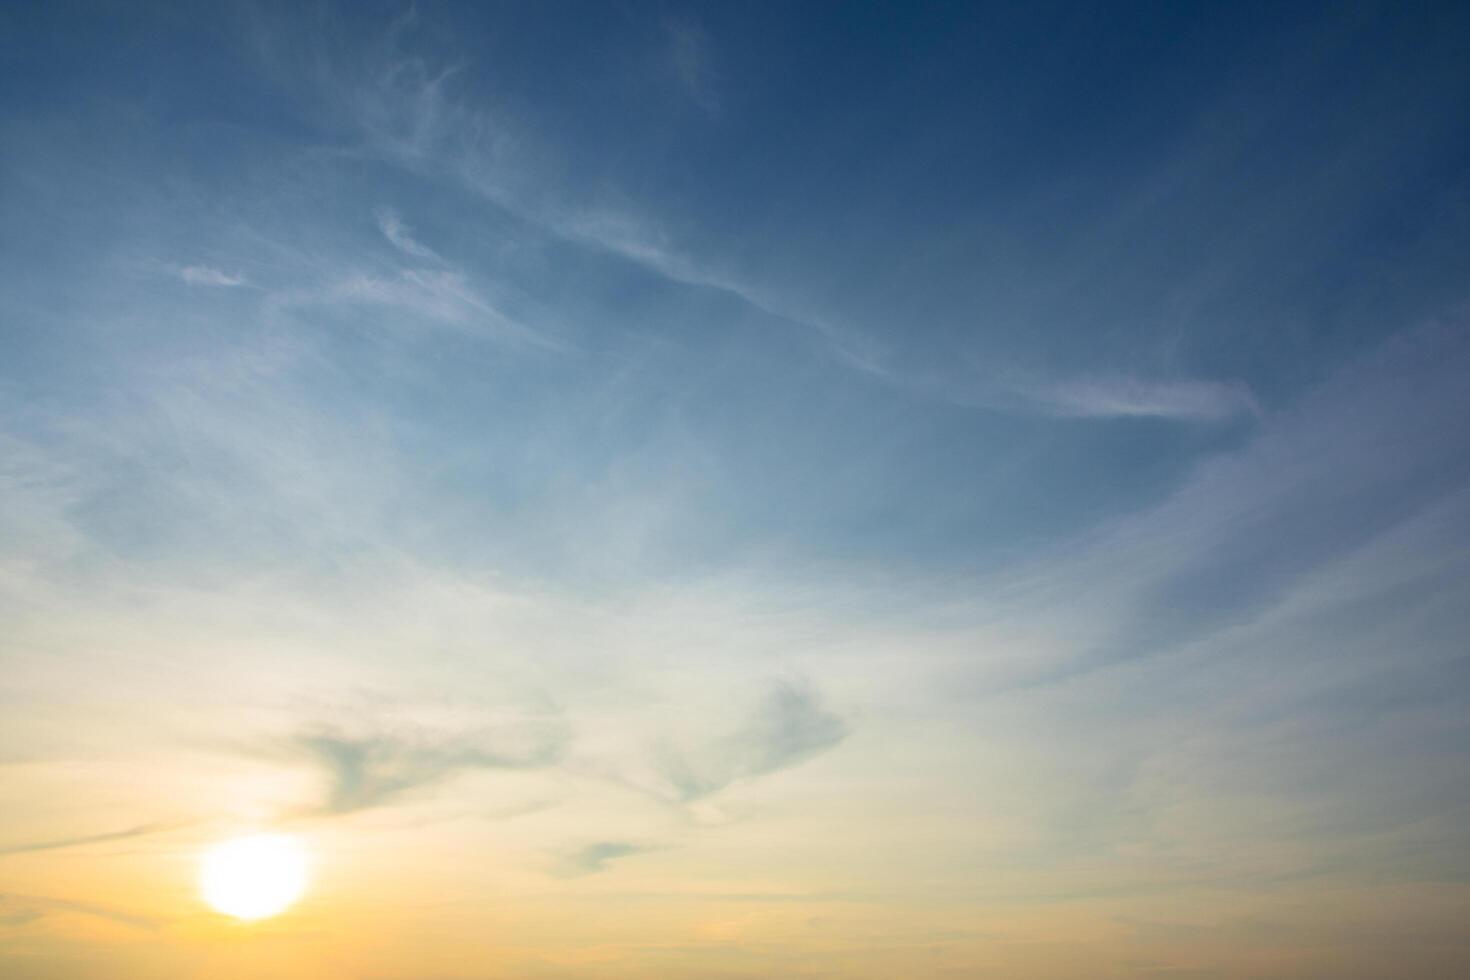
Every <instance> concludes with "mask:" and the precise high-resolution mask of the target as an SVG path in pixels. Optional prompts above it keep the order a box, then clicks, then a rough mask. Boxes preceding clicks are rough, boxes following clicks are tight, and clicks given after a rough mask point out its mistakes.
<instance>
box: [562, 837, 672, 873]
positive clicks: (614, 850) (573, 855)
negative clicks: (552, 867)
mask: <svg viewBox="0 0 1470 980" xmlns="http://www.w3.org/2000/svg"><path fill="white" fill-rule="evenodd" d="M649 850H650V848H648V847H646V846H644V845H641V844H632V843H629V842H628V841H617V840H606V841H597V842H596V843H593V844H588V845H586V846H584V847H579V848H576V849H575V850H572V851H570V852H568V853H566V854H563V855H562V858H561V866H560V870H561V874H562V875H564V876H567V877H575V876H580V875H590V874H597V873H598V872H599V871H606V870H607V865H608V862H610V861H615V860H617V859H619V858H625V857H632V856H633V855H635V854H643V853H645V852H647V851H649Z"/></svg>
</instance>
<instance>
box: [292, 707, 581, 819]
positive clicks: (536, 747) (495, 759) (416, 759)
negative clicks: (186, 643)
mask: <svg viewBox="0 0 1470 980" xmlns="http://www.w3.org/2000/svg"><path fill="white" fill-rule="evenodd" d="M565 744H566V733H565V731H564V730H563V729H562V728H560V727H559V726H551V725H527V726H522V727H520V728H516V729H511V730H506V731H502V732H498V733H496V734H494V735H491V736H485V737H482V738H478V739H473V738H441V739H434V738H432V737H429V736H427V735H417V736H401V735H394V734H377V735H344V734H341V733H339V732H336V731H331V730H327V731H315V732H308V733H303V734H300V735H297V736H296V737H295V738H294V739H292V742H291V747H292V748H293V749H294V750H296V751H297V752H299V753H304V754H305V755H306V756H308V757H309V758H310V759H311V760H312V761H313V762H314V763H316V764H317V765H318V766H319V767H321V769H322V770H323V771H324V773H325V775H326V788H325V790H326V791H325V797H324V799H323V801H322V803H321V805H320V806H319V807H318V808H316V810H315V811H314V812H317V813H323V814H333V815H340V814H346V813H354V812H356V811H359V810H367V809H371V808H373V807H378V806H383V805H385V804H387V803H391V802H393V801H395V800H397V799H399V798H400V797H403V796H406V795H408V794H410V793H412V792H414V791H416V790H419V789H423V788H425V787H428V786H431V785H434V784H436V783H440V782H444V781H445V780H447V779H449V778H451V777H453V776H456V775H458V774H460V773H462V772H465V771H466V770H473V769H540V768H544V767H546V766H549V765H551V764H553V763H554V762H556V761H557V760H558V759H559V758H560V757H561V752H562V749H563V747H564V746H565Z"/></svg>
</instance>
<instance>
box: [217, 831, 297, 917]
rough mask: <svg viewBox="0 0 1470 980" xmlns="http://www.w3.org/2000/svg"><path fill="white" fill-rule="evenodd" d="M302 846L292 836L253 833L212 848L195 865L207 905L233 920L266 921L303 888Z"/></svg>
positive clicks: (280, 910)
mask: <svg viewBox="0 0 1470 980" xmlns="http://www.w3.org/2000/svg"><path fill="white" fill-rule="evenodd" d="M306 872H307V860H306V849H305V848H304V847H302V845H301V842H300V841H299V840H297V839H296V838H295V837H288V836H285V835H283V834H255V835H253V836H250V837H237V838H236V839H234V840H229V841H225V842H224V843H221V844H216V845H215V846H214V847H211V848H210V849H209V850H208V851H207V852H206V853H205V855H204V861H203V863H202V864H201V865H200V868H199V891H200V893H201V894H203V896H204V900H205V901H206V902H208V903H209V906H210V908H212V909H214V910H215V911H216V912H223V913H224V914H225V915H231V916H234V917H235V918H237V919H244V920H246V921H252V920H255V919H266V918H269V917H271V916H273V915H278V914H280V913H281V912H283V911H285V910H286V909H287V908H288V907H289V906H290V905H291V903H293V902H295V901H296V900H297V899H298V898H300V897H301V893H302V892H304V891H305V890H306Z"/></svg>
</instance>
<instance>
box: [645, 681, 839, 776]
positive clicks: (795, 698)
mask: <svg viewBox="0 0 1470 980" xmlns="http://www.w3.org/2000/svg"><path fill="white" fill-rule="evenodd" d="M847 734H848V727H847V723H846V722H844V721H843V720H842V719H841V718H840V717H838V716H837V715H835V714H833V713H832V712H830V711H828V710H827V709H826V708H824V707H823V706H822V704H821V701H820V699H819V698H818V696H817V694H816V692H815V691H814V690H812V689H811V688H810V687H809V686H807V685H804V684H797V683H794V682H789V681H782V682H779V683H777V684H774V685H773V686H772V687H771V689H770V691H769V692H768V693H767V694H766V696H765V697H764V698H763V699H762V701H761V703H760V704H759V705H758V706H757V707H756V709H755V710H754V711H753V712H752V713H751V715H750V716H749V718H748V719H747V720H746V721H745V722H744V724H742V725H741V726H740V727H739V728H738V729H736V730H735V731H733V732H731V733H730V734H728V735H725V736H722V737H720V738H716V739H714V740H712V741H710V742H708V743H706V744H704V745H701V746H697V747H695V748H693V749H691V750H688V751H684V750H681V749H679V748H676V747H674V746H672V745H667V744H666V745H664V746H663V748H662V750H661V752H660V760H659V769H660V773H661V774H662V776H663V778H664V779H665V780H666V781H667V784H668V787H669V788H670V789H671V790H672V792H673V793H674V795H675V797H676V798H677V799H679V800H680V801H682V802H686V803H688V802H693V801H695V800H699V799H702V798H704V797H707V796H711V795H713V794H715V793H718V792H719V791H720V790H722V789H724V788H725V787H726V786H729V785H730V784H731V783H733V782H735V781H737V780H741V779H750V778H753V777H755V776H764V775H768V774H770V773H774V772H778V771H780V770H782V769H787V768H790V767H791V766H796V765H800V764H801V763H802V762H805V761H806V760H808V759H810V758H812V757H813V756H816V755H819V754H821V753H822V752H826V751H827V750H829V749H831V748H833V747H835V746H836V745H837V744H838V743H839V742H841V741H842V740H843V739H844V738H846V737H847Z"/></svg>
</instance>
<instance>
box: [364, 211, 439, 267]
mask: <svg viewBox="0 0 1470 980" xmlns="http://www.w3.org/2000/svg"><path fill="white" fill-rule="evenodd" d="M374 214H375V215H376V217H377V219H378V228H379V230H381V231H382V232H383V237H384V238H386V239H388V241H390V242H392V243H393V244H394V246H396V247H397V248H398V249H399V251H401V252H403V253H405V254H407V255H412V256H413V257H414V258H417V259H428V260H430V261H433V262H438V261H439V253H438V252H435V251H434V250H433V249H432V248H429V246H427V245H425V244H423V243H422V242H420V241H418V240H417V239H416V238H414V237H413V235H411V234H410V233H409V230H408V228H407V226H405V225H404V224H403V220H402V219H401V218H400V217H399V216H398V212H396V211H394V210H392V209H391V208H379V209H378V210H377V211H375V212H374Z"/></svg>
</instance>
